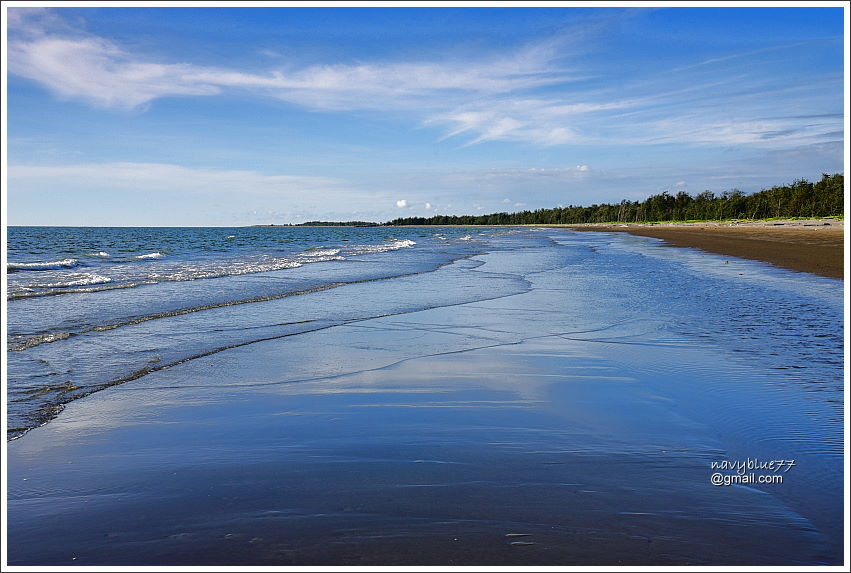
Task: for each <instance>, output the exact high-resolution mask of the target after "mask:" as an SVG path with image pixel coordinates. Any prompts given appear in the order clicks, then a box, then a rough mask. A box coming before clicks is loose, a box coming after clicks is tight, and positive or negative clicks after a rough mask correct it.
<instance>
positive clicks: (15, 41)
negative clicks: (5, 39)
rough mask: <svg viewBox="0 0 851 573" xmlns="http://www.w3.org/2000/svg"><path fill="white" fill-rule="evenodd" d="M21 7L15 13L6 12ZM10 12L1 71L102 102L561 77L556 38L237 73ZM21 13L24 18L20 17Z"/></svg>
mask: <svg viewBox="0 0 851 573" xmlns="http://www.w3.org/2000/svg"><path fill="white" fill-rule="evenodd" d="M15 10H20V12H15ZM9 11H10V12H14V13H16V16H15V18H14V20H13V22H12V23H13V24H14V26H12V27H11V30H10V32H11V33H10V39H9V45H8V52H9V69H10V71H11V72H12V73H13V74H16V75H18V76H21V77H25V78H29V79H31V80H34V81H36V82H38V83H40V84H42V85H43V86H45V87H46V88H48V89H49V90H50V91H52V92H54V93H55V94H57V95H59V96H61V97H64V98H68V99H77V100H82V101H85V102H88V103H90V104H93V105H96V106H101V107H113V108H126V109H132V108H137V107H140V106H144V105H146V104H148V103H150V102H152V101H154V100H156V99H158V98H162V97H170V96H211V95H217V94H220V93H223V92H224V91H225V90H231V91H234V90H244V91H249V92H251V93H254V94H259V95H263V96H267V97H273V98H277V99H281V100H284V101H288V102H291V103H295V104H298V105H302V106H306V107H311V108H317V109H327V110H351V109H388V108H400V107H401V108H412V107H418V106H419V107H423V106H424V107H426V108H431V107H433V105H434V103H435V101H436V100H435V98H436V97H437V98H444V100H443V101H444V103H442V104H441V105H446V103H445V102H447V101H456V102H457V101H459V100H462V99H466V98H469V97H470V96H474V97H480V96H482V95H488V94H503V93H510V92H516V91H521V90H527V89H531V88H536V87H541V86H548V85H553V84H557V83H561V82H565V81H568V80H569V79H570V75H569V74H568V72H567V71H565V70H563V69H559V68H557V67H556V66H554V60H555V59H556V56H557V54H556V45H557V43H556V42H553V41H551V40H550V41H544V42H540V43H535V44H531V45H528V46H525V47H523V48H521V49H519V50H516V51H514V52H511V53H503V54H496V55H491V56H488V57H482V58H480V59H477V60H472V61H471V60H463V61H452V60H447V61H415V62H392V61H390V62H371V63H358V64H327V65H314V66H307V67H302V68H287V69H284V68H280V69H269V70H266V71H263V72H246V71H242V70H233V69H227V68H218V67H209V66H199V65H194V64H189V63H173V62H159V61H154V60H153V59H150V58H145V57H144V56H141V55H137V54H134V53H130V52H129V51H127V50H126V49H124V48H122V47H121V46H120V45H118V44H116V43H115V42H112V41H110V40H108V39H105V38H101V37H96V36H92V35H87V34H83V33H79V32H76V33H73V32H71V31H69V28H68V27H67V26H61V27H60V26H57V25H56V19H55V18H51V19H47V18H45V13H44V12H41V11H39V12H34V13H28V12H27V11H26V10H25V9H15V8H11V9H10V10H9ZM27 14H30V15H31V17H28V16H27Z"/></svg>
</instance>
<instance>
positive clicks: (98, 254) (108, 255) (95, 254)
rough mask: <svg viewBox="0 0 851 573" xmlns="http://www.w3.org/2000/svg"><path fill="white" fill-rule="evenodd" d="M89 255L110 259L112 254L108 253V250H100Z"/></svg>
mask: <svg viewBox="0 0 851 573" xmlns="http://www.w3.org/2000/svg"><path fill="white" fill-rule="evenodd" d="M87 256H89V257H97V258H99V259H108V258H109V257H111V256H112V255H110V254H109V253H107V252H106V251H98V252H97V253H89V254H88V255H87Z"/></svg>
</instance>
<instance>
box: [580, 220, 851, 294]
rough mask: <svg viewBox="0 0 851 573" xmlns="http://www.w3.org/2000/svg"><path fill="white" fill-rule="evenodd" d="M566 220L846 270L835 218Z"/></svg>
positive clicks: (676, 243)
mask: <svg viewBox="0 0 851 573" xmlns="http://www.w3.org/2000/svg"><path fill="white" fill-rule="evenodd" d="M564 226H565V227H567V228H569V229H572V230H574V231H596V232H606V233H629V234H631V235H639V236H642V237H653V238H656V239H662V240H663V241H664V242H665V243H666V244H668V245H670V246H673V247H685V248H693V249H700V250H702V251H706V252H710V253H715V254H719V255H729V256H733V257H739V258H743V259H750V260H757V261H762V262H765V263H770V264H773V265H776V266H779V267H783V268H786V269H790V270H793V271H799V272H806V273H812V274H816V275H820V276H824V277H830V278H835V279H840V280H842V279H844V276H845V224H844V221H840V220H836V219H815V220H786V221H758V222H742V223H738V222H736V223H713V222H699V223H617V224H610V223H607V224H600V223H585V224H577V225H564Z"/></svg>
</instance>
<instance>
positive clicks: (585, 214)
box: [384, 173, 845, 225]
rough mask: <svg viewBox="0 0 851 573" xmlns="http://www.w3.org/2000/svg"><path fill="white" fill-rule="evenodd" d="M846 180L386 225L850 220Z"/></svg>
mask: <svg viewBox="0 0 851 573" xmlns="http://www.w3.org/2000/svg"><path fill="white" fill-rule="evenodd" d="M844 185H845V180H844V177H843V175H842V174H841V173H836V174H833V175H828V174H822V178H821V181H818V182H816V183H810V182H809V181H806V180H804V179H798V180H797V181H794V182H792V183H791V184H790V185H782V186H777V187H772V188H770V189H763V190H762V191H758V192H756V193H752V194H746V193H744V192H742V191H739V190H738V189H732V190H730V191H724V192H723V193H721V194H720V195H715V193H713V192H712V191H703V192H702V193H698V194H697V195H694V196H692V195H689V194H688V193H686V192H684V191H681V192H679V193H677V194H676V195H672V194H670V193H668V192H667V191H665V192H663V193H659V194H658V195H651V196H650V197H648V198H647V199H646V200H644V201H627V200H624V201H621V202H620V203H614V204H613V203H601V204H595V205H591V206H589V207H582V206H574V205H570V206H568V207H556V208H554V209H536V210H534V211H528V210H527V211H520V212H517V213H491V214H488V215H436V216H433V217H403V218H398V219H394V220H392V221H388V222H386V223H384V224H385V225H559V224H561V225H568V224H577V223H615V222H621V223H640V222H655V221H712V220H723V219H770V218H793V217H835V216H844V209H845V199H844V194H843V193H844Z"/></svg>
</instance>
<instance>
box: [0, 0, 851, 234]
mask: <svg viewBox="0 0 851 573" xmlns="http://www.w3.org/2000/svg"><path fill="white" fill-rule="evenodd" d="M843 4H844V3H841V2H839V3H834V4H830V3H828V4H826V5H823V6H821V7H779V6H772V5H770V4H763V5H760V6H758V7H745V6H744V5H741V6H739V5H726V6H723V5H720V4H719V5H716V6H706V7H703V6H699V5H684V6H676V5H670V4H665V5H662V6H656V7H654V6H643V5H639V4H636V5H633V6H630V5H627V6H622V7H615V6H612V7H607V6H606V5H605V4H603V5H600V6H591V7H582V6H578V5H577V6H573V5H570V4H568V3H565V4H563V5H560V4H552V3H550V4H547V5H545V6H539V7H496V6H487V5H476V6H475V7H461V6H460V5H444V6H436V5H432V6H427V7H415V6H410V5H402V6H387V7H385V5H382V6H381V7H366V6H354V5H353V6H346V7H332V6H323V5H312V6H308V7H294V6H288V5H286V4H281V5H278V6H267V7H249V8H244V7H238V6H236V5H235V6H234V7H205V6H203V5H192V6H191V7H167V6H166V7H163V6H155V5H142V6H138V5H136V6H130V5H127V6H124V5H121V4H120V3H119V4H118V5H116V6H114V7H97V6H96V5H93V6H92V7H70V6H61V7H37V5H36V4H35V3H33V2H27V3H17V4H16V3H14V2H9V3H6V4H5V5H4V8H3V9H4V10H6V14H5V18H4V24H5V25H6V26H7V30H6V34H7V40H6V46H5V53H6V57H7V65H5V66H4V73H5V74H6V78H5V81H6V89H7V98H6V102H7V110H6V121H5V122H4V129H5V130H6V133H5V136H6V149H5V151H6V158H5V160H6V162H7V169H5V170H4V171H5V174H4V177H5V186H6V193H5V199H6V201H7V205H6V217H7V222H8V224H9V225H72V226H241V225H253V224H272V223H274V224H283V223H300V222H304V221H311V220H326V221H328V220H331V221H351V220H365V221H376V222H383V221H388V220H392V219H394V218H396V217H408V216H431V215H436V214H483V213H493V212H503V211H507V212H513V211H520V210H524V209H537V208H551V207H556V206H567V205H591V204H595V203H602V202H610V203H611V202H620V201H621V200H622V199H629V200H643V199H644V198H646V197H648V196H649V195H653V194H657V193H661V192H664V191H667V192H670V193H678V192H680V191H685V192H687V193H691V194H697V193H700V192H701V191H704V190H711V191H714V192H716V193H721V192H723V191H726V190H731V189H740V190H742V191H745V192H753V191H758V190H760V189H764V188H768V187H771V186H774V185H783V184H788V183H791V182H792V181H794V180H797V179H801V178H804V179H808V180H810V181H816V180H818V179H819V178H820V177H821V174H822V173H828V174H832V173H844V171H845V166H844V159H843V157H844V152H843V150H844V142H845V137H846V129H847V128H846V125H847V124H846V121H845V118H844V115H843V112H844V109H843V102H844V95H843V90H844V89H846V84H847V78H846V77H845V67H844V64H843V55H844V53H845V50H846V38H845V36H844V20H845V18H846V15H845V12H844V10H843V8H842V7H841V6H843Z"/></svg>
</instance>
